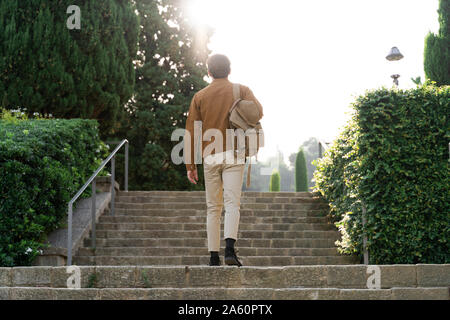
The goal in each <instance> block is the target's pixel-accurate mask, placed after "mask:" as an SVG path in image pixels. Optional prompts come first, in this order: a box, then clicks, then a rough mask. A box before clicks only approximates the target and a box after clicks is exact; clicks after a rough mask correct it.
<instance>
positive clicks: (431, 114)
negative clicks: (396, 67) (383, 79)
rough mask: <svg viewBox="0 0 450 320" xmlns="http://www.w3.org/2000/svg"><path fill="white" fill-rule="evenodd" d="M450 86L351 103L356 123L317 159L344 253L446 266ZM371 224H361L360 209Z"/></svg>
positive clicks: (320, 186) (319, 181)
mask: <svg viewBox="0 0 450 320" xmlns="http://www.w3.org/2000/svg"><path fill="white" fill-rule="evenodd" d="M449 99H450V87H449V86H445V87H440V88H439V87H435V86H431V85H428V84H427V85H425V86H422V87H417V88H416V89H411V90H399V89H391V90H388V89H385V88H382V89H379V90H375V91H371V92H367V93H366V94H365V95H363V96H360V97H359V98H358V99H357V100H356V102H355V103H353V108H354V111H355V112H354V114H353V117H352V120H351V121H350V122H349V123H348V125H347V126H346V127H345V128H344V130H343V131H342V133H341V135H340V136H339V137H338V138H337V139H336V140H335V141H334V143H333V145H332V147H331V148H330V149H329V150H327V152H326V153H325V157H324V158H323V159H321V160H319V161H318V170H317V171H316V173H315V174H314V178H315V181H316V188H317V190H318V191H320V193H321V194H322V195H323V196H324V198H325V199H326V200H327V201H328V202H329V203H330V206H331V215H332V216H333V217H334V218H335V220H336V221H337V225H338V226H339V229H340V230H341V232H342V235H343V237H342V241H341V242H340V243H339V246H340V249H341V251H342V252H343V253H357V254H360V255H361V254H362V237H363V234H364V232H365V233H366V234H367V238H368V250H369V255H370V263H374V264H391V263H449V262H450V248H449V245H448V240H449V236H450V214H449V212H450V198H449V193H448V191H449V185H450V183H449V176H450V175H449V173H450V172H449V171H450V170H449V144H448V143H449V138H450V131H449V121H448V115H449V101H450V100H449ZM363 205H365V207H366V218H367V223H366V225H365V227H364V228H363V226H362V206H363Z"/></svg>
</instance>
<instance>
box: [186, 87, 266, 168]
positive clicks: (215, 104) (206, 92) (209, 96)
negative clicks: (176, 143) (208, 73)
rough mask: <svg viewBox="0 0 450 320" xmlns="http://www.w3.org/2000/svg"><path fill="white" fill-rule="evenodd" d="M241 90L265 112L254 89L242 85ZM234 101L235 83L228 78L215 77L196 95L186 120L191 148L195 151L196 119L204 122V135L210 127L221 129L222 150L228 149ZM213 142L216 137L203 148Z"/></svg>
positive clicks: (206, 142)
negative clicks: (227, 138) (228, 130)
mask: <svg viewBox="0 0 450 320" xmlns="http://www.w3.org/2000/svg"><path fill="white" fill-rule="evenodd" d="M240 91H241V98H242V99H245V100H253V101H255V103H256V105H257V107H258V108H259V109H260V111H261V114H263V113H262V112H263V111H262V106H261V104H260V103H259V101H258V100H257V99H256V98H255V96H254V95H253V93H252V91H251V90H250V89H249V88H248V87H246V86H244V85H240ZM233 102H234V97H233V84H232V83H231V82H230V81H229V80H228V79H227V78H220V79H214V80H213V81H212V83H211V84H210V85H209V86H207V87H206V88H204V89H202V90H200V91H199V92H197V93H196V94H195V95H194V98H193V99H192V103H191V106H190V108H189V114H188V118H187V121H186V130H188V131H189V132H190V134H191V150H193V151H194V121H201V122H202V137H203V134H204V133H205V132H206V131H207V130H208V129H217V130H219V131H220V132H221V133H222V138H223V143H222V151H226V150H227V146H226V129H228V128H229V119H228V112H229V111H230V108H231V107H232V105H233ZM213 142H214V139H212V141H203V143H202V144H203V150H204V149H205V148H206V147H207V146H208V145H209V144H210V143H213ZM186 147H187V146H186ZM203 150H202V154H203ZM216 152H217V150H213V151H212V152H211V153H212V154H214V153H216ZM193 163H194V152H192V153H191V164H193ZM186 167H187V169H188V170H190V169H192V168H193V166H192V165H190V164H186Z"/></svg>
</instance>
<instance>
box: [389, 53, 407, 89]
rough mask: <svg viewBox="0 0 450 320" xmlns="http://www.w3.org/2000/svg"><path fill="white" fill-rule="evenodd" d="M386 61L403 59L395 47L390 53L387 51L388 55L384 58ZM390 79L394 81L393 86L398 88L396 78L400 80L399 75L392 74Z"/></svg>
mask: <svg viewBox="0 0 450 320" xmlns="http://www.w3.org/2000/svg"><path fill="white" fill-rule="evenodd" d="M386 59H387V60H388V61H398V60H401V59H403V55H402V54H401V53H400V50H398V48H397V47H392V49H391V51H389V54H388V55H387V56H386ZM391 78H392V79H394V85H395V86H397V87H398V78H400V75H399V74H393V75H392V76H391Z"/></svg>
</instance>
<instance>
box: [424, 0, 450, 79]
mask: <svg viewBox="0 0 450 320" xmlns="http://www.w3.org/2000/svg"><path fill="white" fill-rule="evenodd" d="M438 13H439V25H440V28H439V33H438V34H434V33H431V32H430V33H429V34H428V35H427V37H426V39H425V53H424V68H425V75H426V78H427V79H428V80H432V81H435V82H436V83H437V85H450V21H449V20H450V0H440V1H439V10H438Z"/></svg>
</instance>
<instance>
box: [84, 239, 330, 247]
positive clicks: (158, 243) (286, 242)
mask: <svg viewBox="0 0 450 320" xmlns="http://www.w3.org/2000/svg"><path fill="white" fill-rule="evenodd" d="M335 241H336V240H334V239H320V238H317V239H308V238H306V239H248V238H247V239H245V238H240V239H238V241H237V242H236V246H241V247H252V248H334V247H335V245H334V242H335ZM84 245H85V247H89V246H90V245H91V239H87V240H86V241H85V243H84ZM96 246H97V248H100V247H188V246H194V247H205V248H206V247H207V246H208V240H207V239H206V238H190V239H180V238H165V239H161V238H141V239H129V238H108V239H97V240H96Z"/></svg>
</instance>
